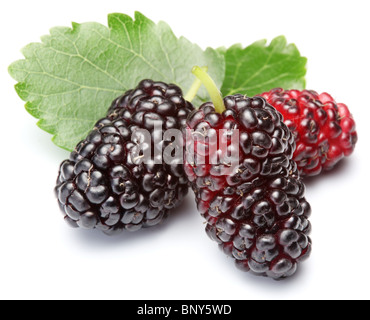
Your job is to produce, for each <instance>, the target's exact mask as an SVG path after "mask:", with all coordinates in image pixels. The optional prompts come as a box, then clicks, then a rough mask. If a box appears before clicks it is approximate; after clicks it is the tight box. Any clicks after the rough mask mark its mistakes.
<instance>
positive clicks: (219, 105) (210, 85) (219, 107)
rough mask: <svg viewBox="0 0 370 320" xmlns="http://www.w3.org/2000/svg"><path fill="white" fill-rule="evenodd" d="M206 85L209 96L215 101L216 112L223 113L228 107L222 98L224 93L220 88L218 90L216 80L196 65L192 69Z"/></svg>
mask: <svg viewBox="0 0 370 320" xmlns="http://www.w3.org/2000/svg"><path fill="white" fill-rule="evenodd" d="M191 72H192V73H193V74H194V75H195V76H196V77H197V78H198V79H199V80H200V81H201V82H202V83H203V84H204V86H205V87H206V89H207V91H208V94H209V96H210V97H211V100H212V102H213V105H214V107H215V110H216V112H218V113H223V112H224V111H225V110H226V108H225V105H224V100H223V99H222V95H221V92H220V90H218V88H217V86H216V84H215V82H214V81H213V79H212V78H211V77H210V76H209V74H208V73H207V72H206V71H204V70H203V69H202V68H200V67H198V66H195V67H193V70H192V71H191Z"/></svg>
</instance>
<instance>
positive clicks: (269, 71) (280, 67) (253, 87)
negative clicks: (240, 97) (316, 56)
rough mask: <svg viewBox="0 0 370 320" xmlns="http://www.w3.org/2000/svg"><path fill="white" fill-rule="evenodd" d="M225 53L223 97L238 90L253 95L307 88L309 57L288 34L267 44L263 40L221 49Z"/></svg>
mask: <svg viewBox="0 0 370 320" xmlns="http://www.w3.org/2000/svg"><path fill="white" fill-rule="evenodd" d="M218 51H219V52H220V53H221V54H224V56H225V63H226V72H225V80H224V83H223V85H222V88H221V92H222V94H223V95H224V96H227V95H232V94H236V93H241V94H247V95H248V96H254V95H256V94H259V93H262V92H264V91H269V90H271V89H272V88H275V87H282V88H284V89H293V88H294V89H304V88H305V78H304V76H305V74H306V63H307V59H306V58H304V57H302V56H301V55H300V53H299V51H298V49H297V47H296V46H295V45H294V44H287V41H286V39H285V37H283V36H280V37H277V38H275V39H273V40H272V41H271V43H270V45H268V46H266V40H261V41H257V42H255V43H253V44H252V45H250V46H248V47H246V48H244V49H243V48H242V47H241V45H234V46H232V47H230V48H228V49H225V48H219V49H218Z"/></svg>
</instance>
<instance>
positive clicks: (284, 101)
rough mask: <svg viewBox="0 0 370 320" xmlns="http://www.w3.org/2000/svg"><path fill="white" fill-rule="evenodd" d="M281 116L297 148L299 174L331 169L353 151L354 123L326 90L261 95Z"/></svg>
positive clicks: (354, 138)
mask: <svg viewBox="0 0 370 320" xmlns="http://www.w3.org/2000/svg"><path fill="white" fill-rule="evenodd" d="M261 96H262V97H264V98H265V99H266V100H267V101H268V103H270V104H271V105H272V106H273V107H275V108H276V109H277V110H278V111H279V112H280V113H282V115H283V117H284V122H285V124H286V125H287V126H288V128H289V129H290V130H291V131H292V132H293V134H294V137H295V140H296V144H297V149H296V151H295V152H294V156H293V159H294V160H295V161H296V162H297V165H298V169H299V171H300V173H301V175H306V176H314V175H318V174H320V173H321V172H322V171H327V170H331V169H332V168H333V167H334V166H335V165H336V164H337V163H338V162H339V161H340V160H341V159H343V158H344V157H347V156H349V155H351V154H352V152H353V150H354V148H355V145H356V143H357V132H356V124H355V121H354V119H353V117H352V115H351V113H350V112H349V110H348V107H347V106H346V105H345V104H343V103H337V102H335V100H334V99H333V97H331V96H330V95H329V94H327V93H322V94H318V93H317V92H315V91H309V90H303V91H298V90H283V89H280V88H277V89H273V90H271V91H269V92H265V93H263V94H261Z"/></svg>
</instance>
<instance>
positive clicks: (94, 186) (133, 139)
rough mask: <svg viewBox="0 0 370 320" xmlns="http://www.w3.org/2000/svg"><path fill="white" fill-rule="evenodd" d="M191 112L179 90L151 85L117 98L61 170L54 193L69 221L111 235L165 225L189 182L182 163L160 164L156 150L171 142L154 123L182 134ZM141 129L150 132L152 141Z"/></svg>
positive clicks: (140, 86)
mask: <svg viewBox="0 0 370 320" xmlns="http://www.w3.org/2000/svg"><path fill="white" fill-rule="evenodd" d="M192 110H193V107H192V105H191V104H190V103H189V102H187V101H185V100H184V98H183V96H182V92H181V89H180V88H179V87H177V86H175V85H172V84H170V85H168V84H165V83H162V82H154V81H152V80H143V81H141V82H140V84H139V85H138V86H137V87H136V88H135V89H133V90H130V91H128V92H126V93H125V94H124V95H123V96H121V97H119V98H117V99H115V100H114V101H113V103H112V105H111V107H110V109H109V111H108V115H107V117H106V118H103V119H101V120H99V121H98V122H97V123H96V125H95V127H94V129H93V130H92V131H91V132H90V133H89V134H88V136H87V137H86V139H84V140H82V141H81V142H80V143H79V144H78V145H77V146H76V148H75V150H74V151H73V152H72V153H71V155H70V157H69V159H68V160H65V161H63V162H62V164H61V166H60V171H59V176H58V179H57V185H56V188H55V191H56V194H57V197H58V202H59V206H60V208H61V209H62V212H63V215H64V217H65V220H66V221H67V222H68V223H69V224H70V225H72V226H74V227H82V228H88V229H92V228H98V229H101V230H102V231H104V232H105V233H108V234H111V233H115V232H117V231H121V230H123V229H126V230H130V231H135V230H138V229H140V228H142V227H150V226H154V225H157V224H158V223H160V222H161V221H162V220H163V219H164V218H165V217H166V216H167V215H168V213H169V212H170V210H171V209H174V208H176V207H178V206H179V205H180V204H181V203H182V200H183V198H184V197H185V195H186V194H187V191H188V180H187V178H186V175H185V173H184V170H183V166H182V164H181V163H177V162H174V163H170V164H165V163H163V162H162V161H159V162H158V161H155V160H156V159H155V158H154V155H153V154H155V153H154V152H153V150H154V147H156V148H159V147H160V148H161V149H162V148H165V146H166V145H168V144H169V143H170V142H168V141H163V140H161V139H162V136H161V135H159V133H160V132H154V124H155V123H156V124H159V125H161V126H162V129H163V130H167V129H179V130H181V129H183V127H184V126H185V123H186V118H187V116H188V114H189V113H190V112H191V111H192ZM140 129H145V130H147V132H149V133H150V134H149V141H148V140H145V137H144V136H143V135H142V131H141V130H140ZM154 144H156V146H154ZM138 145H141V146H145V145H146V146H147V147H148V148H151V154H152V155H151V159H149V161H145V162H143V161H140V159H141V154H140V151H139V150H137V149H138Z"/></svg>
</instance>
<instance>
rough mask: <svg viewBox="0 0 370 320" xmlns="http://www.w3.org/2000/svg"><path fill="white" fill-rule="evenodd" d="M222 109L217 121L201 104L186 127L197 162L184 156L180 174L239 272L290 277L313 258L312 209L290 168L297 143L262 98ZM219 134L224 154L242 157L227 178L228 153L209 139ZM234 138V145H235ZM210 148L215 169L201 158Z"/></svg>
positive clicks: (229, 102) (234, 100) (231, 100)
mask: <svg viewBox="0 0 370 320" xmlns="http://www.w3.org/2000/svg"><path fill="white" fill-rule="evenodd" d="M224 105H225V107H226V110H225V111H224V112H223V113H222V114H219V113H216V112H215V108H214V106H213V104H212V103H210V102H209V103H206V104H204V105H202V106H201V107H200V109H199V110H198V111H193V112H192V113H191V114H190V115H189V117H188V121H187V148H188V150H190V149H191V148H192V147H191V146H192V145H194V154H192V153H191V152H187V155H186V157H185V158H186V159H185V170H186V173H187V175H188V177H189V180H190V181H191V184H192V188H193V191H194V192H195V195H196V200H197V204H198V210H199V212H200V213H201V214H202V216H203V217H204V218H205V219H206V220H207V226H206V231H207V234H208V235H209V237H210V238H211V239H212V240H214V241H216V242H217V243H218V244H219V246H220V247H221V249H222V250H223V251H224V252H225V253H226V254H228V255H230V256H232V257H233V258H234V259H235V262H236V265H237V266H238V267H239V268H241V269H243V270H245V271H250V272H251V273H254V274H256V275H261V276H268V277H271V278H274V279H282V278H286V277H289V276H291V275H293V274H294V273H295V272H296V270H297V267H298V264H299V262H301V261H302V260H304V259H305V258H307V257H308V256H309V255H310V251H311V239H310V238H309V233H310V230H311V225H310V222H309V221H308V217H309V216H310V214H311V208H310V205H309V204H308V202H307V201H306V199H305V197H304V193H305V187H304V185H303V183H302V181H301V180H300V178H299V173H298V171H297V167H296V164H295V162H294V161H292V156H293V153H294V150H295V142H294V137H293V135H292V133H291V131H290V130H289V129H288V128H287V126H286V125H285V124H284V123H283V121H282V116H281V114H280V113H279V112H277V111H276V110H275V109H274V108H273V107H272V106H271V105H269V104H268V103H267V102H266V101H265V99H263V98H261V97H255V98H248V97H245V96H243V95H234V96H228V97H225V98H224ZM222 129H224V130H222ZM236 130H238V131H236ZM220 132H222V133H221V136H220V139H219V141H221V140H222V139H223V140H224V141H227V145H228V148H227V150H228V153H230V152H229V151H231V149H232V148H237V149H238V150H239V152H238V161H237V162H238V163H239V164H238V165H236V166H235V167H234V168H233V169H232V172H231V173H229V174H225V173H224V171H222V169H225V170H226V171H225V172H227V169H228V167H229V166H230V164H229V163H227V162H225V161H224V160H223V159H224V157H223V156H222V154H223V153H225V151H224V150H223V148H221V144H220V142H218V143H217V145H212V143H213V144H215V143H214V141H215V140H213V139H212V138H210V137H212V136H213V135H219V133H220ZM236 134H237V135H239V144H238V145H235V142H233V140H232V136H233V135H236ZM205 136H208V138H207V139H202V138H199V137H205ZM221 137H222V138H221ZM233 143H234V144H233ZM215 147H216V152H215V153H213V156H214V154H218V155H219V158H218V160H217V161H215V160H214V159H211V157H213V156H212V155H211V156H210V154H207V153H204V152H203V151H204V150H210V149H212V148H215ZM231 154H232V153H231ZM235 154H237V153H235ZM200 155H201V156H202V157H199V156H200ZM204 156H205V158H206V159H205V161H204ZM199 159H202V161H199ZM234 160H235V159H234Z"/></svg>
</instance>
